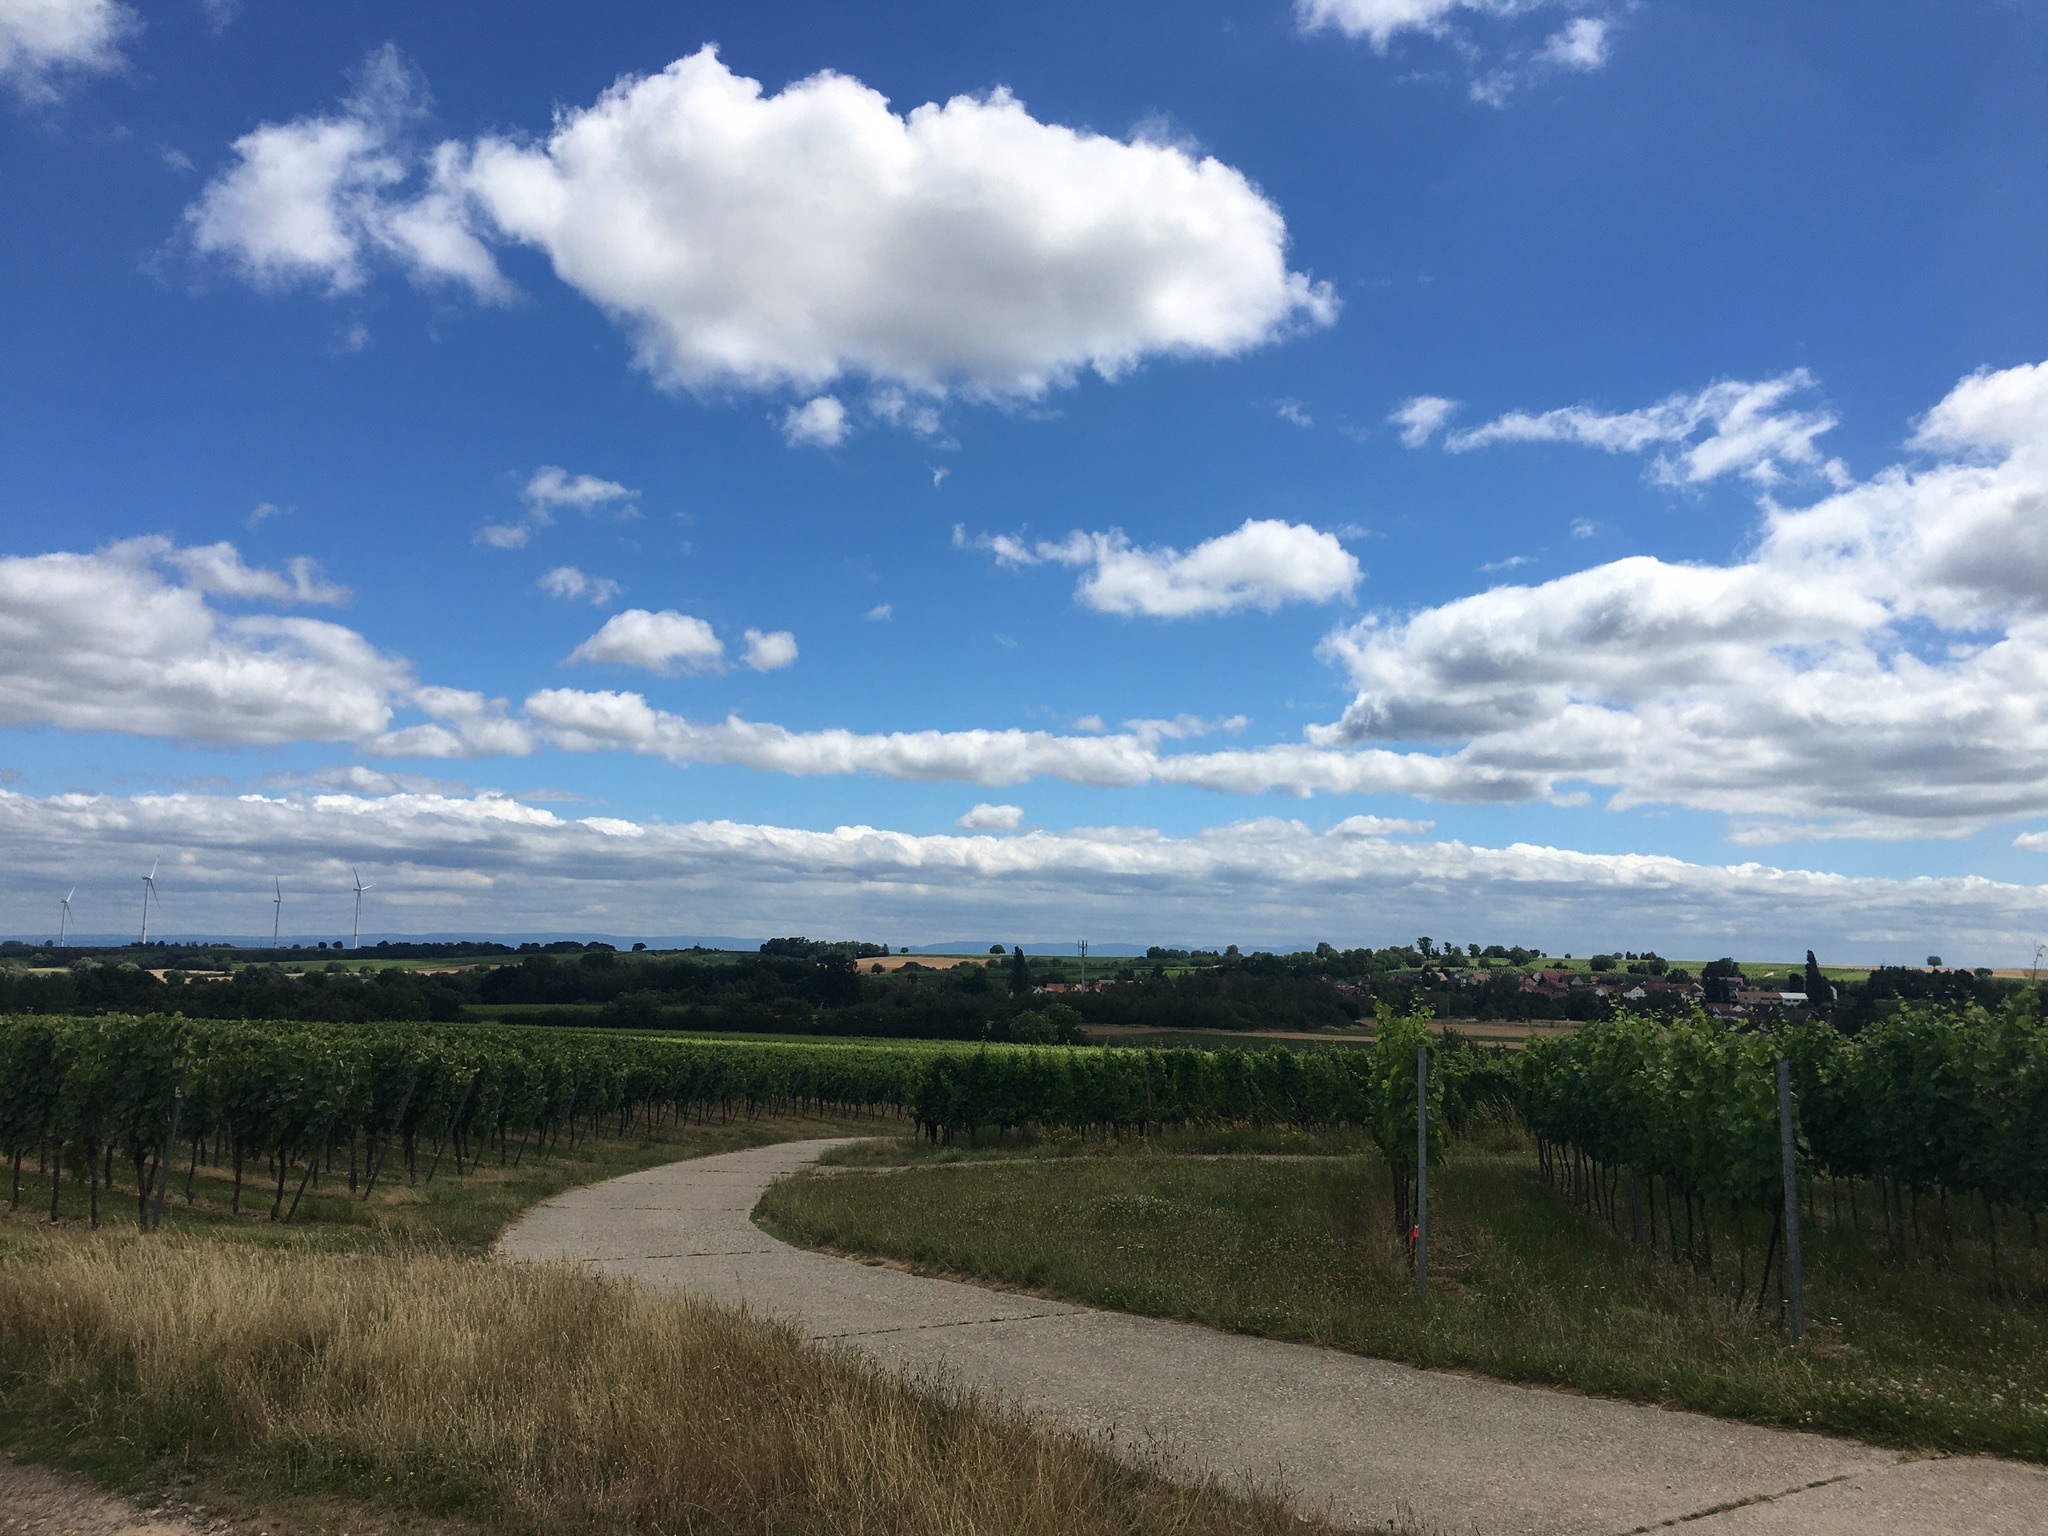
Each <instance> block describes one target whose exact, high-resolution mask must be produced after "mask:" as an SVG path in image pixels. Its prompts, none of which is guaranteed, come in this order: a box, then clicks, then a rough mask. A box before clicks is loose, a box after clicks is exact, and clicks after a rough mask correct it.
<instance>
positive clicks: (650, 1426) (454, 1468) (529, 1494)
mask: <svg viewBox="0 0 2048 1536" xmlns="http://www.w3.org/2000/svg"><path fill="white" fill-rule="evenodd" d="M0 1397H4V1399H5V1402H6V1411H7V1414H8V1415H9V1417H11V1418H16V1419H22V1418H32V1419H34V1420H36V1421H37V1422H39V1423H40V1424H41V1425H42V1426H44V1428H45V1429H46V1431H47V1432H49V1433H50V1434H54V1435H57V1436H59V1437H62V1438H66V1439H69V1440H70V1441H72V1442H74V1443H79V1442H84V1443H99V1444H103V1445H110V1444H116V1443H120V1444H124V1445H126V1446H128V1447H129V1448H130V1449H131V1450H133V1451H134V1452H136V1453H138V1454H139V1455H140V1456H141V1457H143V1458H144V1459H146V1460H149V1461H152V1462H154V1463H155V1464H156V1465H157V1466H158V1468H159V1469H162V1468H164V1467H165V1466H167V1465H170V1466H176V1465H188V1466H197V1467H200V1468H208V1467H211V1468H215V1469H219V1468H222V1467H226V1468H230V1469H232V1470H233V1471H234V1473H235V1475H236V1476H238V1477H240V1478H241V1479H242V1480H243V1481H244V1482H245V1483H249V1482H252V1481H260V1482H261V1484H262V1486H264V1487H265V1488H266V1489H268V1490H270V1491H273V1492H283V1493H286V1494H293V1493H299V1494H319V1493H340V1494H344V1495H349V1496H362V1495H367V1496H369V1497H370V1498H372V1499H373V1500H376V1501H379V1502H383V1503H386V1504H389V1505H395V1506H397V1507H400V1508H404V1509H407V1510H414V1511H418V1512H421V1513H424V1514H448V1515H457V1516H465V1517H468V1518H470V1519H473V1520H476V1521H480V1522H482V1523H484V1524H487V1525H488V1526H489V1527H490V1528H491V1529H494V1530H502V1531H508V1532H519V1533H526V1532H532V1533H540V1532H546V1533H549V1536H585V1533H587V1536H599V1533H603V1536H624V1533H640V1532H647V1533H654V1532H660V1533H664V1536H667V1533H679V1532H702V1533H723V1532H733V1533H738V1532H742V1531H744V1532H749V1533H771V1536H773V1533H784V1532H788V1533H798V1532H803V1533H811V1532H829V1533H862V1536H865V1533H874V1536H883V1533H889V1536H919V1533H927V1532H929V1533H933V1536H937V1533H940V1532H945V1533H966V1532H988V1533H991V1536H994V1533H1005V1536H1037V1533H1043V1536H1055V1533H1058V1536H1073V1533H1095V1532H1102V1533H1112V1532H1114V1533H1126V1536H1140V1533H1154V1532H1157V1533H1162V1536H1163V1533H1169V1532H1171V1533H1184V1536H1196V1533H1208V1532H1215V1533H1217V1536H1222V1533H1224V1532H1269V1531H1270V1532H1279V1531H1283V1530H1284V1531H1302V1530H1308V1529H1315V1527H1311V1526H1309V1525H1306V1524H1304V1523H1303V1522H1301V1521H1299V1520H1298V1519H1296V1518H1295V1517H1294V1516H1293V1515H1292V1514H1290V1513H1289V1512H1288V1510H1287V1509H1286V1508H1285V1506H1284V1505H1282V1504H1281V1503H1280V1502H1279V1501H1277V1500H1275V1499H1272V1498H1266V1497H1261V1496H1254V1495H1251V1494H1248V1493H1245V1492H1241V1491H1238V1490H1234V1489H1228V1488H1223V1487H1219V1486H1216V1485H1214V1484H1210V1485H1205V1486H1200V1487H1188V1486H1182V1485H1178V1484H1175V1483H1172V1482H1169V1481H1168V1480H1166V1479H1165V1478H1163V1477H1161V1476H1159V1475H1157V1474H1156V1472H1155V1471H1153V1470H1147V1469H1144V1468H1140V1467H1135V1466H1132V1465H1130V1464H1127V1463H1125V1462H1121V1461H1118V1460H1115V1459H1113V1458H1111V1457H1110V1456H1109V1455H1107V1454H1106V1453H1105V1452H1104V1451H1102V1450H1101V1449H1100V1448H1098V1447H1097V1446H1095V1445H1094V1444H1093V1443H1091V1442H1089V1441H1087V1440H1084V1439H1081V1438H1077V1437H1075V1436H1072V1435H1069V1434H1063V1433H1058V1432H1053V1431H1051V1430H1049V1429H1047V1428H1046V1427H1045V1426H1042V1425H1035V1424H1026V1423H1024V1422H1022V1421H1019V1420H1017V1419H1015V1418H1014V1417H1011V1416H1008V1415H1006V1414H1003V1413H1000V1412H998V1411H995V1410H994V1409H992V1408H990V1407H989V1406H988V1405H986V1404H984V1403H981V1402H978V1401H976V1400H974V1399H972V1398H970V1397H967V1396H964V1395H962V1394H959V1393H955V1392H947V1391H931V1390H926V1389H924V1388H922V1387H919V1388H913V1387H911V1386H909V1385H907V1384H906V1383H905V1382H904V1381H902V1380H901V1379H900V1378H898V1377H896V1376H893V1375H891V1374H889V1373H887V1372H886V1371H884V1370H882V1369H881V1368H879V1367H877V1366H875V1365H873V1364H871V1363H868V1362H866V1361H864V1360H862V1359H860V1358H859V1357H857V1356H854V1355H851V1354H849V1353H844V1352H838V1351H832V1350H827V1349H824V1348H821V1347H819V1346H815V1345H812V1344H810V1343H808V1342H806V1341H805V1340H803V1339H802V1338H801V1337H799V1336H798V1335H796V1334H795V1333H793V1332H791V1331H790V1330H788V1329H786V1328H783V1327H781V1326H778V1325H775V1324H771V1323H767V1322H764V1321H761V1320H759V1319H755V1318H750V1317H746V1316H743V1315H740V1314H737V1313H733V1312H730V1311H725V1310H721V1309H718V1308H715V1307H711V1306H708V1305H704V1304H699V1303H695V1302H691V1301H687V1300H682V1299H677V1298H672V1297H665V1296H659V1295H655V1294H652V1293H650V1292H646V1291H643V1290H640V1289H638V1288H636V1287H634V1286H632V1285H630V1284H626V1283H622V1282H614V1281H608V1280H605V1279H601V1278H598V1277H595V1276H592V1275H589V1274H587V1273H584V1272H582V1271H579V1270H576V1269H573V1268H569V1267H564V1266H526V1265H503V1264H494V1263H491V1262H489V1261H487V1260H481V1259H472V1258H462V1257H458V1256H454V1255H452V1254H450V1253H448V1252H447V1251H446V1250H445V1249H442V1250H439V1251H435V1252H424V1251H419V1250H412V1251H406V1250H401V1249H387V1250H386V1251H381V1252H380V1251H373V1250H368V1249H365V1250H362V1251H358V1252H353V1253H325V1254H321V1253H306V1252H297V1251H291V1250H282V1249H271V1248H262V1247H256V1246H252V1245H246V1244H229V1243H221V1242H215V1241H207V1240H205V1239H200V1238H191V1237H185V1236H180V1235H177V1234H163V1235H160V1236H158V1237H156V1238H154V1239H152V1238H145V1237H141V1236H138V1235H135V1234H122V1233H111V1232H110V1233H101V1234H96V1235H87V1234H82V1233H76V1232H72V1233H59V1234H51V1233H40V1232H24V1231H22V1230H21V1229H20V1228H19V1227H16V1228H15V1229H14V1230H13V1231H12V1232H10V1233H8V1234H7V1235H6V1237H5V1240H4V1243H0Z"/></svg>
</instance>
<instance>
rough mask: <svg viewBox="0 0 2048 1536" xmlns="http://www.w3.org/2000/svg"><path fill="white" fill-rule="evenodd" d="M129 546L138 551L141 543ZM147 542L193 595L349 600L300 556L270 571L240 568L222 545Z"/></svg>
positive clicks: (234, 552) (236, 557) (346, 592)
mask: <svg viewBox="0 0 2048 1536" xmlns="http://www.w3.org/2000/svg"><path fill="white" fill-rule="evenodd" d="M273 510H275V509H273ZM132 542H133V543H134V544H135V545H136V546H137V547H138V548H139V547H141V546H142V545H143V544H144V543H145V541H142V540H136V541H132ZM151 542H153V544H154V546H155V547H157V548H158V549H159V550H160V553H159V554H158V555H157V558H158V559H161V560H163V561H165V562H166V563H168V564H170V565H172V566H175V567H176V568H177V569H178V570H179V571H180V572H181V573H182V574H183V575H184V577H185V582H186V584H187V585H188V586H190V587H192V588H193V589H194V590H195V591H199V592H208V593H212V594H214V595H216V596H219V597H251V598H266V599H268V600H269V601H271V602H274V603H345V602H347V601H348V600H349V598H350V597H351V596H353V594H352V593H351V592H350V591H349V589H348V588H347V587H342V586H336V585H335V584H334V583H332V582H327V581H322V580H321V579H320V567H319V566H318V565H316V564H315V563H314V562H313V561H311V560H309V559H307V558H306V557H305V556H304V555H300V556H298V557H296V558H294V559H291V560H287V561H286V562H285V564H284V569H283V570H282V571H271V570H264V569H262V568H260V567H256V566H249V565H245V564H243V563H242V556H241V552H240V551H239V550H237V549H236V548H235V546H234V545H232V544H229V543H226V542H222V543H219V544H207V545H203V546H200V547H198V548H188V549H175V548H172V547H171V546H170V544H169V541H168V540H163V541H151Z"/></svg>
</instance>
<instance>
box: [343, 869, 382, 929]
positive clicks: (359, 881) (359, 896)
mask: <svg viewBox="0 0 2048 1536" xmlns="http://www.w3.org/2000/svg"><path fill="white" fill-rule="evenodd" d="M348 872H349V873H350V874H352V875H355V876H356V930H355V932H354V933H352V934H350V935H349V938H348V947H349V948H350V949H361V948H362V947H363V892H365V891H374V890H375V889H376V887H375V886H374V885H365V884H363V877H362V876H361V875H357V874H356V867H355V865H353V864H351V865H349V867H348Z"/></svg>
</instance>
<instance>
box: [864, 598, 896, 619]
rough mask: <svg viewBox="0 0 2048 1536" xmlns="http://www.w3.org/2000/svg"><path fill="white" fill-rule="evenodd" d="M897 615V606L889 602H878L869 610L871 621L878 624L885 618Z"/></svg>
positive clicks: (868, 615)
mask: <svg viewBox="0 0 2048 1536" xmlns="http://www.w3.org/2000/svg"><path fill="white" fill-rule="evenodd" d="M895 615H896V610H895V608H894V607H893V606H891V605H890V604H888V603H877V604H875V606H874V607H872V608H870V609H869V610H868V612H867V617H868V620H869V622H871V623H876V624H879V623H881V622H882V621H884V620H885V619H891V618H894V617H895Z"/></svg>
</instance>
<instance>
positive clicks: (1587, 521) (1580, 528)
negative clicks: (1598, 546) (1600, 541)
mask: <svg viewBox="0 0 2048 1536" xmlns="http://www.w3.org/2000/svg"><path fill="white" fill-rule="evenodd" d="M1599 531H1600V530H1599V529H1598V528H1595V527H1594V526H1593V520H1592V519H1591V518H1590V517H1575V518H1573V519H1572V537H1573V538H1575V539H1590V538H1592V537H1593V535H1594V534H1596V533H1598V532H1599Z"/></svg>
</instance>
